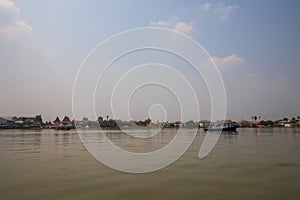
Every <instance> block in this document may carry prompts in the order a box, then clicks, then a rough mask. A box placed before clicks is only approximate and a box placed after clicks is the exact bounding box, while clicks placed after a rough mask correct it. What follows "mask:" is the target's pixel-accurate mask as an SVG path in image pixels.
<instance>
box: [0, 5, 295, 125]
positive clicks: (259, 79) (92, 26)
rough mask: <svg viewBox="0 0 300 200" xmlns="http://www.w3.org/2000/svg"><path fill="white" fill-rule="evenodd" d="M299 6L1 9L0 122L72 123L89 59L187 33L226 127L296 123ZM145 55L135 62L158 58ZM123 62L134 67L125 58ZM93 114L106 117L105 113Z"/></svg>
mask: <svg viewBox="0 0 300 200" xmlns="http://www.w3.org/2000/svg"><path fill="white" fill-rule="evenodd" d="M299 6H300V2H299V1H292V0H290V1H283V0H282V1H271V0H265V1H259V0H253V1H246V0H239V1H238V0H228V1H202V0H198V1H184V0H182V1H179V0H167V1H162V2H159V3H158V2H153V1H138V0H135V1H133V0H128V1H121V0H119V1H115V0H112V1H93V0H90V1H79V0H65V1H34V0H26V1H22V0H14V1H9V0H0V70H1V73H0V83H1V84H0V92H1V103H0V116H8V115H10V116H11V115H16V116H28V115H35V114H42V116H43V119H44V120H47V121H49V120H51V121H53V120H54V119H55V117H56V116H59V117H60V118H61V117H63V116H65V115H68V116H72V86H73V82H74V79H75V76H76V72H77V70H78V68H79V66H80V64H81V63H82V61H83V60H84V58H85V57H86V56H87V54H88V53H89V52H90V50H91V49H92V48H94V47H95V46H96V45H97V44H98V43H100V42H102V41H103V40H105V39H106V38H108V37H109V36H111V35H113V34H117V33H119V32H121V31H125V30H127V29H132V28H139V27H163V28H169V29H174V30H176V31H180V32H183V33H185V34H187V35H189V36H190V37H192V38H194V39H195V40H196V41H197V42H199V43H200V44H201V45H202V46H203V47H204V48H205V49H206V50H207V51H208V53H209V54H210V56H211V57H212V58H213V60H214V61H215V63H216V64H217V65H218V67H219V70H220V72H221V75H222V77H223V80H224V84H225V89H226V94H227V118H231V119H236V120H240V119H246V120H251V116H253V115H257V116H262V119H278V118H282V117H283V116H285V117H296V116H299V115H300V87H299V85H300V79H299V75H300V59H299V53H300V38H299V35H300V13H299V11H298V8H299ZM147 53H148V52H144V54H137V55H139V57H140V59H142V60H143V59H145V60H147V61H151V59H152V58H153V59H154V58H155V55H156V54H155V53H153V52H150V55H151V56H152V57H151V56H150V57H147V56H148V55H147ZM146 55H147V56H146ZM124 63H127V64H128V65H130V64H136V63H139V62H136V61H132V60H130V56H129V58H128V59H127V60H124ZM178 63H180V62H179V61H178ZM122 64H123V63H122ZM174 65H175V64H174ZM124 66H125V65H124ZM115 67H116V70H118V68H119V69H120V68H122V67H123V65H116V66H115ZM181 67H183V68H184V67H185V66H184V65H182V66H181ZM120 71H122V70H120ZM183 71H184V69H183ZM185 72H186V73H187V74H189V73H192V72H191V71H188V69H186V71H185ZM149 73H150V72H149ZM139 75H141V74H139ZM190 77H193V76H192V75H191V76H190ZM199 91H200V90H199ZM149 93H150V94H153V95H154V96H155V95H157V94H158V93H159V94H160V95H162V94H163V92H162V91H155V90H149ZM201 94H202V93H201V92H199V95H200V96H201ZM150 96H151V95H150ZM142 98H143V97H139V96H138V95H137V100H138V99H140V100H142ZM149 99H150V98H149ZM120 101H122V100H121V99H120ZM101 104H102V103H101ZM147 105H148V104H147ZM176 106H177V105H176V103H172V104H171V106H170V110H175V108H176ZM97 107H101V105H97ZM132 112H133V113H132V116H134V117H135V118H137V119H144V118H146V117H148V115H147V112H145V111H144V110H143V108H141V105H139V106H137V107H136V109H133V110H132ZM203 112H204V113H203V114H201V118H207V116H209V114H208V113H207V112H209V111H208V110H206V108H204V111H203ZM99 115H101V116H103V117H104V116H106V115H109V116H112V114H111V112H110V110H109V109H108V108H107V106H105V107H104V108H100V109H99ZM158 115H161V114H160V113H158ZM87 117H89V116H87ZM176 117H177V115H176V113H175V114H174V119H175V118H176ZM89 118H90V117H89ZM158 118H161V117H158ZM91 120H94V119H91Z"/></svg>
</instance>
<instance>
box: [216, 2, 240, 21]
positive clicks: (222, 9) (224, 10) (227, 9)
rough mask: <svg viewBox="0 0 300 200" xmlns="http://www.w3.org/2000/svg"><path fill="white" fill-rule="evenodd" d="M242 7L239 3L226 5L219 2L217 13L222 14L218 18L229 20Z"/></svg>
mask: <svg viewBox="0 0 300 200" xmlns="http://www.w3.org/2000/svg"><path fill="white" fill-rule="evenodd" d="M239 9H241V8H240V6H238V5H224V4H223V3H219V5H218V6H217V8H216V9H215V12H216V13H219V14H221V15H220V16H219V17H218V19H219V20H221V21H224V20H227V19H228V18H229V17H230V16H231V15H232V14H233V13H234V12H235V11H236V10H239Z"/></svg>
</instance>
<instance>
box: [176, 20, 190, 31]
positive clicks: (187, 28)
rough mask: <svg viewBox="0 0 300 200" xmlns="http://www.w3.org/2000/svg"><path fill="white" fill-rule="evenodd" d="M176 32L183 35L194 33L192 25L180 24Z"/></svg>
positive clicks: (177, 25)
mask: <svg viewBox="0 0 300 200" xmlns="http://www.w3.org/2000/svg"><path fill="white" fill-rule="evenodd" d="M174 30H176V31H179V32H182V33H191V32H192V31H193V25H192V23H185V22H178V23H177V24H176V26H175V28H174Z"/></svg>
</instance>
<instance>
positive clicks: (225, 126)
mask: <svg viewBox="0 0 300 200" xmlns="http://www.w3.org/2000/svg"><path fill="white" fill-rule="evenodd" d="M237 127H238V126H237V124H236V123H235V122H231V121H226V122H224V123H216V124H212V125H211V126H209V127H207V128H204V131H236V128H237Z"/></svg>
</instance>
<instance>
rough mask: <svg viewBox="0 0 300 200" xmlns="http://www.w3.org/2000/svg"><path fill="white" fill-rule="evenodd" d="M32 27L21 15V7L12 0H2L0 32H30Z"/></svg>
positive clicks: (0, 1) (9, 33)
mask: <svg viewBox="0 0 300 200" xmlns="http://www.w3.org/2000/svg"><path fill="white" fill-rule="evenodd" d="M31 31H32V28H31V27H30V26H29V25H28V24H27V23H26V22H25V20H23V19H22V17H21V12H20V9H19V8H18V7H17V6H16V5H15V4H14V3H13V2H12V1H10V0H0V33H2V34H8V35H11V34H15V33H20V32H23V33H24V32H25V33H29V32H31Z"/></svg>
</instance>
